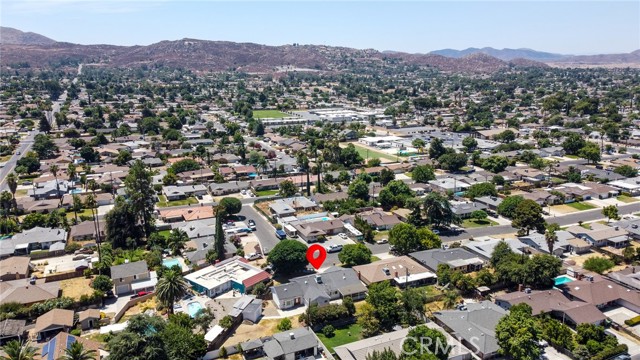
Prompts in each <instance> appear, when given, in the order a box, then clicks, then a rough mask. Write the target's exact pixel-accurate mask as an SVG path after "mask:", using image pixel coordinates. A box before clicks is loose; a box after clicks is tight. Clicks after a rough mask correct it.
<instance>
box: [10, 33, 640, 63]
mask: <svg viewBox="0 0 640 360" xmlns="http://www.w3.org/2000/svg"><path fill="white" fill-rule="evenodd" d="M0 53H1V54H2V56H1V57H0V65H2V66H12V65H13V64H19V65H20V66H24V64H25V63H28V64H29V66H32V67H43V66H49V65H51V64H74V63H101V64H103V65H104V66H114V67H115V66H122V67H129V66H141V65H166V66H174V67H183V68H187V69H192V70H196V71H226V70H238V71H245V72H276V71H283V68H285V69H287V71H292V70H295V71H305V70H306V71H310V70H313V71H316V70H319V71H329V72H340V71H344V70H349V69H357V70H359V71H360V70H363V69H365V70H367V71H369V70H370V71H382V70H383V68H384V66H385V60H393V62H394V64H398V65H403V64H404V65H406V66H414V65H418V66H425V67H432V68H434V69H438V70H440V71H446V72H462V73H489V72H494V71H498V70H502V69H508V68H511V67H547V66H548V65H547V64H545V63H544V62H564V61H567V59H570V58H572V57H566V56H564V55H558V54H550V53H542V52H537V51H534V50H528V49H515V50H514V49H503V50H495V49H491V48H484V49H467V50H462V51H457V50H439V51H437V52H433V53H429V54H408V53H403V52H395V51H385V52H380V51H377V50H373V49H364V50H360V49H353V48H346V47H336V46H325V45H297V44H295V45H282V46H268V45H260V44H253V43H235V42H228V41H208V40H197V39H182V40H174V41H161V42H158V43H155V44H151V45H146V46H117V45H79V44H71V43H66V42H57V41H55V40H52V39H49V38H47V37H45V36H42V35H39V34H35V33H25V32H22V31H20V30H17V29H13V28H7V27H0ZM623 55H624V56H618V55H598V56H596V57H586V58H585V57H576V59H577V60H576V61H580V62H582V63H585V62H589V61H591V60H590V59H594V60H593V61H599V62H604V61H614V60H616V59H618V57H619V59H618V60H620V62H637V63H638V64H640V51H637V52H634V53H631V54H623ZM611 57H614V58H611ZM622 60H624V61H622ZM614 62H615V61H614Z"/></svg>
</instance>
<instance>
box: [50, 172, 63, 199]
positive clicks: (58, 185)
mask: <svg viewBox="0 0 640 360" xmlns="http://www.w3.org/2000/svg"><path fill="white" fill-rule="evenodd" d="M49 170H51V173H52V174H53V177H54V178H55V179H56V191H57V192H56V194H57V195H58V196H60V184H58V170H60V168H59V167H58V165H51V167H50V168H49ZM60 202H61V203H62V196H60Z"/></svg>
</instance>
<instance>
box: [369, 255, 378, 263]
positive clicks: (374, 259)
mask: <svg viewBox="0 0 640 360" xmlns="http://www.w3.org/2000/svg"><path fill="white" fill-rule="evenodd" d="M376 261H380V258H379V257H377V256H375V255H371V262H376Z"/></svg>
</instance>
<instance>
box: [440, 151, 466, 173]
mask: <svg viewBox="0 0 640 360" xmlns="http://www.w3.org/2000/svg"><path fill="white" fill-rule="evenodd" d="M467 161H469V158H468V157H467V154H464V153H456V152H447V153H446V154H444V155H442V156H440V157H439V158H438V163H439V164H440V167H441V168H442V169H444V170H448V171H451V172H456V171H459V170H460V169H461V168H463V167H464V166H466V165H467Z"/></svg>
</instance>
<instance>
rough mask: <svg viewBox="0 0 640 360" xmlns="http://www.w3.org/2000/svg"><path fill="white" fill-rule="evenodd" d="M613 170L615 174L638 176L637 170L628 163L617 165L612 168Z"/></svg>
mask: <svg viewBox="0 0 640 360" xmlns="http://www.w3.org/2000/svg"><path fill="white" fill-rule="evenodd" d="M613 172H614V173H616V174H620V175H622V176H625V177H636V176H638V170H637V169H634V168H633V167H631V166H629V165H622V166H618V167H616V168H615V169H613Z"/></svg>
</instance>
